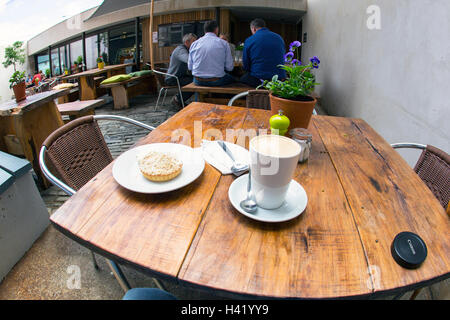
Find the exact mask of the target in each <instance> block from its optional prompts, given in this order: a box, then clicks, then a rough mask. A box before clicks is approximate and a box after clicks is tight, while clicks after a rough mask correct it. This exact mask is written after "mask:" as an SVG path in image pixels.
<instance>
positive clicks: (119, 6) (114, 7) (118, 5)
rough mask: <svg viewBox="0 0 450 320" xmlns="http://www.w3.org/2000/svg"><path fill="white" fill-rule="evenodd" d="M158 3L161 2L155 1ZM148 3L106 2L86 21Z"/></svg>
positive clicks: (138, 0)
mask: <svg viewBox="0 0 450 320" xmlns="http://www.w3.org/2000/svg"><path fill="white" fill-rule="evenodd" d="M156 1H160V0H155V2H156ZM146 3H150V0H126V1H124V0H104V1H103V3H102V4H101V5H100V6H99V7H98V8H97V10H95V12H94V13H93V14H92V15H91V16H90V17H89V18H87V19H86V21H87V20H90V19H92V18H96V17H100V16H103V15H105V14H109V13H112V12H114V11H119V10H123V9H127V8H131V7H135V6H139V5H141V4H146Z"/></svg>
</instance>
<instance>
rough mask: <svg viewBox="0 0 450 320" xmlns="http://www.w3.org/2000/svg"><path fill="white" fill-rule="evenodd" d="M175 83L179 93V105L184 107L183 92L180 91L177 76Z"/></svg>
mask: <svg viewBox="0 0 450 320" xmlns="http://www.w3.org/2000/svg"><path fill="white" fill-rule="evenodd" d="M177 85H178V93H179V94H180V100H181V106H182V108H183V109H184V99H183V93H182V92H181V86H180V81H178V78H177Z"/></svg>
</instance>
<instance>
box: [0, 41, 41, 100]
mask: <svg viewBox="0 0 450 320" xmlns="http://www.w3.org/2000/svg"><path fill="white" fill-rule="evenodd" d="M10 45H11V44H9V45H0V103H1V102H5V101H8V100H10V99H11V97H13V96H14V92H13V90H12V89H10V88H9V78H11V76H12V74H13V73H14V67H13V66H9V67H8V68H5V67H4V66H3V62H4V61H5V48H6V47H9V46H10ZM25 47H26V44H25V45H24V48H25ZM29 62H31V61H29V59H28V57H27V58H26V59H25V63H24V64H23V65H17V70H19V71H24V70H28V71H27V72H29V73H31V74H33V72H34V71H33V70H32V69H30V68H29V67H28V68H27V65H28V63H29ZM25 76H27V73H25Z"/></svg>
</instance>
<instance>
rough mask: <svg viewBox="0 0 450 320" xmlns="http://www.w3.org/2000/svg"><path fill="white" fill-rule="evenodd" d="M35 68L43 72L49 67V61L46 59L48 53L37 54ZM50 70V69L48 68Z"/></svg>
mask: <svg viewBox="0 0 450 320" xmlns="http://www.w3.org/2000/svg"><path fill="white" fill-rule="evenodd" d="M37 67H38V68H37V70H38V72H39V71H42V73H44V74H45V70H47V69H49V68H50V63H49V59H48V53H47V52H45V53H41V54H39V55H38V56H37ZM49 70H50V69H49Z"/></svg>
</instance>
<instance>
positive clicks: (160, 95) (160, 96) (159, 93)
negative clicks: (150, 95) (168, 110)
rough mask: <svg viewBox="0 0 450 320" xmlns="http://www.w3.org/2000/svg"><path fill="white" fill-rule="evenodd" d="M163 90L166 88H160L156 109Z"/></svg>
mask: <svg viewBox="0 0 450 320" xmlns="http://www.w3.org/2000/svg"><path fill="white" fill-rule="evenodd" d="M163 90H164V88H161V89H160V90H159V95H158V100H156V106H155V111H156V110H157V109H158V103H159V98H160V97H161V92H162V91H163Z"/></svg>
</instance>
